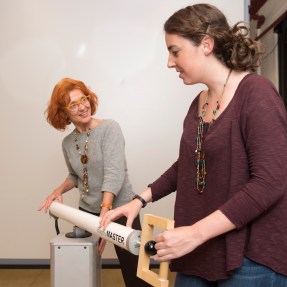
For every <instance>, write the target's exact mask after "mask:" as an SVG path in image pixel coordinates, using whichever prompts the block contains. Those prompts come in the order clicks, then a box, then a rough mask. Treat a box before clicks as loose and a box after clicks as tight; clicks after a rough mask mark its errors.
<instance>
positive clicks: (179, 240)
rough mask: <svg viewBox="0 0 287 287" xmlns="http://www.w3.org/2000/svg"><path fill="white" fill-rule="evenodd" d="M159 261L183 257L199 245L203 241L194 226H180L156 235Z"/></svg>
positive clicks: (157, 258) (156, 258) (156, 257)
mask: <svg viewBox="0 0 287 287" xmlns="http://www.w3.org/2000/svg"><path fill="white" fill-rule="evenodd" d="M155 241H156V245H155V248H156V249H157V254H156V255H155V257H154V259H155V260H157V261H169V260H171V259H174V258H178V257H181V256H183V255H185V254H187V253H189V252H191V251H193V250H194V249H195V248H196V247H198V246H199V245H200V244H201V243H202V241H201V238H200V236H199V235H198V234H197V233H196V231H195V230H193V227H192V226H183V227H178V228H175V229H173V230H169V231H164V232H162V233H160V234H158V235H157V236H156V237H155Z"/></svg>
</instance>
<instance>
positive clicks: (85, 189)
mask: <svg viewBox="0 0 287 287" xmlns="http://www.w3.org/2000/svg"><path fill="white" fill-rule="evenodd" d="M77 134H78V133H77V131H76V129H75V130H74V141H75V144H76V150H77V151H78V153H79V155H80V156H81V163H82V164H83V178H82V182H83V192H82V198H84V196H85V194H86V193H88V192H89V181H88V169H87V163H88V161H89V158H88V143H89V136H90V134H91V129H89V130H88V132H87V138H86V141H85V145H84V153H83V154H82V153H81V151H80V147H79V145H78V138H77Z"/></svg>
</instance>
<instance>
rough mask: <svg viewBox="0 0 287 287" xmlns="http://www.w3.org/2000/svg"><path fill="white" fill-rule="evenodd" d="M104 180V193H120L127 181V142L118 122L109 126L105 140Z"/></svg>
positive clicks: (103, 147) (113, 122)
mask: <svg viewBox="0 0 287 287" xmlns="http://www.w3.org/2000/svg"><path fill="white" fill-rule="evenodd" d="M102 149H103V159H104V180H103V185H102V191H103V192H104V191H108V192H112V193H113V194H114V195H115V196H116V195H117V194H118V193H119V192H120V190H121V187H122V185H123V182H124V179H125V172H126V160H125V141H124V136H123V134H122V130H121V128H120V126H119V124H118V123H117V122H116V121H112V122H111V124H110V125H109V126H108V128H107V130H106V133H105V135H104V140H103V146H102Z"/></svg>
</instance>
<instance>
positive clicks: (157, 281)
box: [137, 214, 174, 287]
mask: <svg viewBox="0 0 287 287" xmlns="http://www.w3.org/2000/svg"><path fill="white" fill-rule="evenodd" d="M154 227H159V228H161V229H166V230H171V229H173V228H174V220H170V219H167V218H164V217H160V216H155V215H152V214H145V215H144V219H143V227H142V236H141V245H140V253H139V261H138V269H137V276H138V277H139V278H141V279H142V280H144V281H146V282H148V283H149V284H151V285H152V286H154V287H168V283H169V282H168V268H169V262H167V261H166V262H161V263H160V267H159V274H157V273H155V272H153V271H151V270H150V269H149V266H150V255H148V254H147V253H146V252H145V244H146V243H147V242H148V241H150V240H152V238H153V230H154Z"/></svg>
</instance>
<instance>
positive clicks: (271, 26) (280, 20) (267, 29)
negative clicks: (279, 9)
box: [255, 11, 287, 41]
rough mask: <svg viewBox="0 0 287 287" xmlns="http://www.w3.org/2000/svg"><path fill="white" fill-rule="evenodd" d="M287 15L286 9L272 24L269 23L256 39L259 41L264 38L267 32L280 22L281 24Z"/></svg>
mask: <svg viewBox="0 0 287 287" xmlns="http://www.w3.org/2000/svg"><path fill="white" fill-rule="evenodd" d="M285 17H287V11H285V12H284V13H283V14H282V15H281V16H280V17H278V18H277V19H276V20H275V21H274V22H273V23H272V24H271V25H269V26H268V27H267V28H266V29H265V30H264V31H263V32H261V33H260V34H259V35H258V36H257V37H256V38H255V40H256V41H258V40H259V39H260V38H262V37H263V36H264V35H265V34H266V33H267V32H269V31H270V30H271V29H272V28H275V27H276V26H277V25H278V24H280V23H281V22H282V21H283V20H284V19H285Z"/></svg>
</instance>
